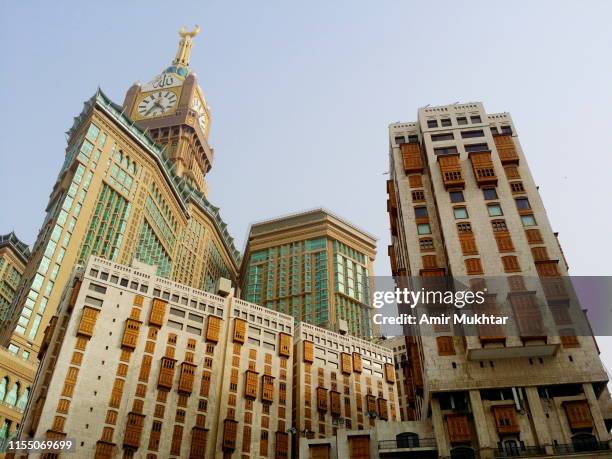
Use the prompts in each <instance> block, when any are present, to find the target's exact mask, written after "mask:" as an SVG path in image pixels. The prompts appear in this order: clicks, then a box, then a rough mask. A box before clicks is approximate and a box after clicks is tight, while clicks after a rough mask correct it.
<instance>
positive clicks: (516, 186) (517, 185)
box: [510, 182, 525, 193]
mask: <svg viewBox="0 0 612 459" xmlns="http://www.w3.org/2000/svg"><path fill="white" fill-rule="evenodd" d="M510 189H511V190H512V192H513V193H524V192H525V187H523V182H510Z"/></svg>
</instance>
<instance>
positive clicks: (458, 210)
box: [453, 207, 468, 219]
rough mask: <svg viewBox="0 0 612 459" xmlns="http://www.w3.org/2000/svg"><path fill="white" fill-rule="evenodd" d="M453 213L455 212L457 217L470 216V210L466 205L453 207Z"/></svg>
mask: <svg viewBox="0 0 612 459" xmlns="http://www.w3.org/2000/svg"><path fill="white" fill-rule="evenodd" d="M453 214H455V219H460V218H468V211H467V208H466V207H455V208H453Z"/></svg>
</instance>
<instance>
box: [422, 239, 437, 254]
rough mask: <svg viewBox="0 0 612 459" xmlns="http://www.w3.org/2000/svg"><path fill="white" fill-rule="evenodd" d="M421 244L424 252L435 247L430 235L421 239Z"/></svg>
mask: <svg viewBox="0 0 612 459" xmlns="http://www.w3.org/2000/svg"><path fill="white" fill-rule="evenodd" d="M419 246H420V247H421V250H422V251H423V252H427V251H429V250H433V249H434V243H433V239H432V238H430V237H426V238H422V239H419Z"/></svg>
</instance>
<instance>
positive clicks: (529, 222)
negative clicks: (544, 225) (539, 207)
mask: <svg viewBox="0 0 612 459" xmlns="http://www.w3.org/2000/svg"><path fill="white" fill-rule="evenodd" d="M521 221H522V222H523V226H535V225H537V223H536V220H535V217H534V216H533V214H529V215H522V216H521Z"/></svg>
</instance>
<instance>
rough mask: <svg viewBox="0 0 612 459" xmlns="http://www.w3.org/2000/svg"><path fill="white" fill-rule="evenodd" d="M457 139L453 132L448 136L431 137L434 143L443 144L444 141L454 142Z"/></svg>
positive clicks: (447, 134) (434, 135) (433, 135)
mask: <svg viewBox="0 0 612 459" xmlns="http://www.w3.org/2000/svg"><path fill="white" fill-rule="evenodd" d="M454 139H455V137H454V136H453V133H452V132H449V133H446V134H432V136H431V141H432V142H441V141H443V140H454Z"/></svg>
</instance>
